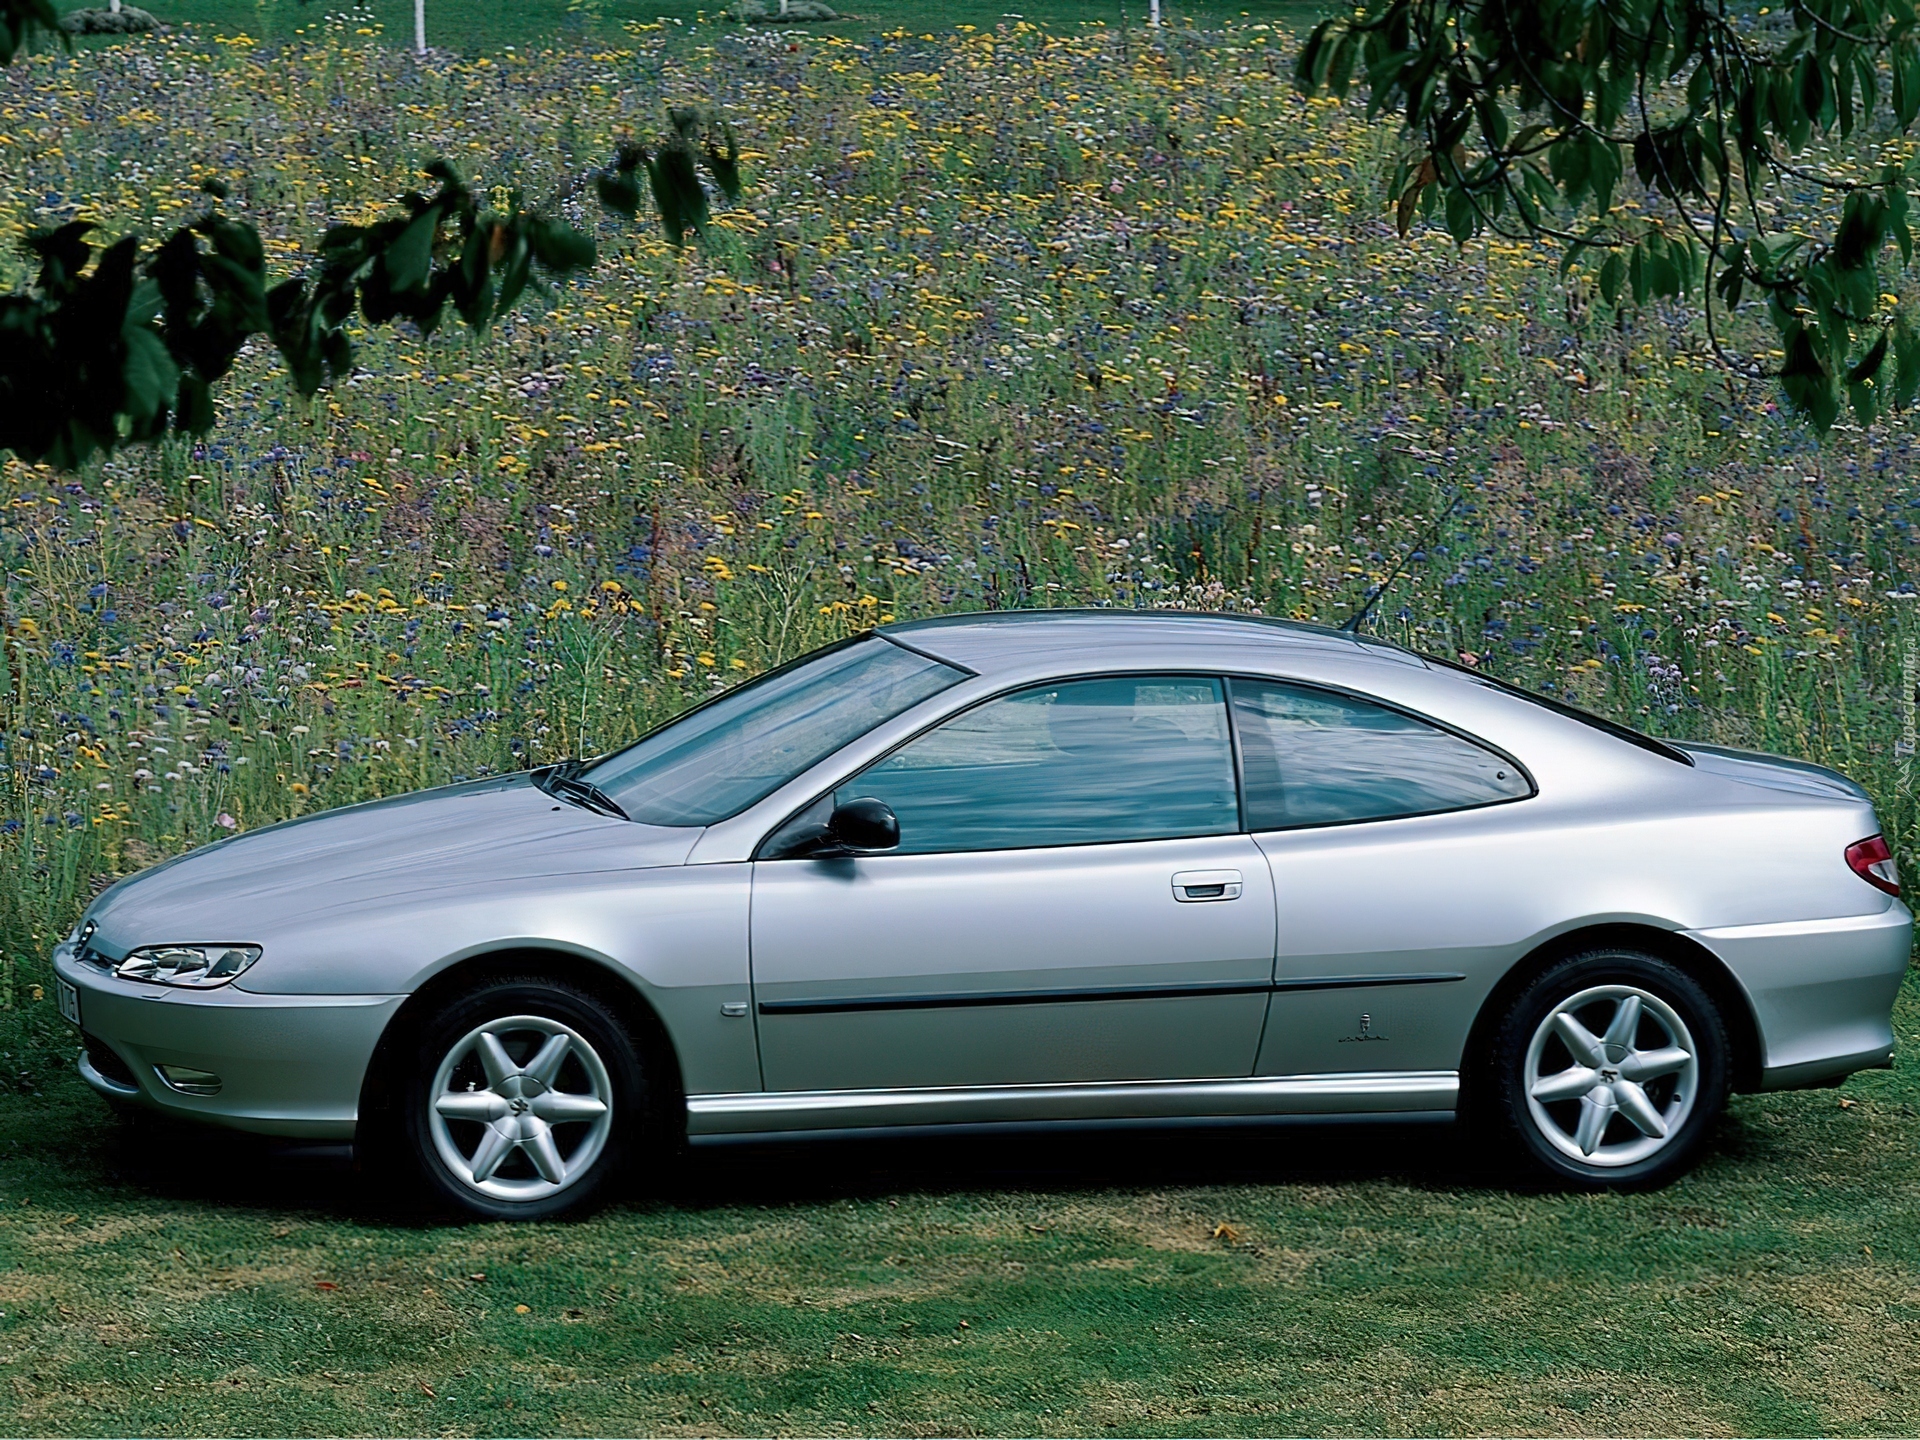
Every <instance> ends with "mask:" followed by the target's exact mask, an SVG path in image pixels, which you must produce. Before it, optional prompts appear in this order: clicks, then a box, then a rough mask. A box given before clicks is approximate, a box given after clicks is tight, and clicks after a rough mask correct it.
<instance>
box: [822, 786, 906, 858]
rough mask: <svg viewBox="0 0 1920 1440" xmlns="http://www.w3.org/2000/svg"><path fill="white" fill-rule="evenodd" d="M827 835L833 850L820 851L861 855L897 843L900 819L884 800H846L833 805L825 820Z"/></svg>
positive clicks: (894, 845) (896, 844)
mask: <svg viewBox="0 0 1920 1440" xmlns="http://www.w3.org/2000/svg"><path fill="white" fill-rule="evenodd" d="M826 839H827V841H828V843H829V844H831V845H833V846H834V847H835V850H834V851H830V852H823V853H839V854H842V855H846V854H855V855H861V854H867V853H869V852H871V851H875V850H892V849H895V848H897V847H898V846H899V844H900V821H899V819H898V817H896V816H895V815H894V813H893V810H892V808H891V807H890V806H888V805H887V804H886V802H885V801H882V800H871V799H869V800H849V801H847V803H846V804H844V805H836V806H835V807H834V811H833V815H832V816H831V818H829V819H828V821H827V833H826ZM817 853H820V852H817Z"/></svg>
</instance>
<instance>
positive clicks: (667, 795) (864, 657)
mask: <svg viewBox="0 0 1920 1440" xmlns="http://www.w3.org/2000/svg"><path fill="white" fill-rule="evenodd" d="M966 674H967V672H966V671H964V670H958V669H955V668H954V667H953V666H951V665H942V664H941V663H940V662H939V661H937V660H930V659H928V658H927V657H926V656H924V655H920V654H917V653H915V652H914V651H912V650H908V649H906V648H905V647H903V646H900V645H895V644H892V643H891V642H889V641H887V640H884V639H882V638H880V637H878V636H871V635H869V636H861V637H859V638H857V639H854V640H849V641H843V642H842V643H840V644H839V645H836V646H833V647H831V648H830V649H827V650H822V651H818V652H816V653H814V654H813V655H810V656H807V657H805V658H803V659H801V660H797V661H795V662H794V663H793V664H791V665H787V666H783V667H782V668H781V669H778V670H773V671H770V672H768V673H767V674H765V675H762V676H761V677H760V678H759V679H757V680H753V681H749V682H748V683H747V684H745V685H742V686H740V687H739V688H738V689H734V690H729V691H727V693H726V694H724V695H720V696H718V697H716V698H715V699H713V700H710V701H708V702H707V703H706V704H704V705H702V706H700V707H699V708H698V709H697V710H693V711H690V712H689V713H687V714H685V715H683V716H681V717H680V718H679V719H678V720H674V721H672V722H670V723H668V724H667V725H664V726H662V727H661V728H660V729H658V730H656V731H654V732H653V733H652V734H651V735H648V736H647V737H646V738H644V739H643V740H641V741H639V742H638V743H637V744H634V745H630V746H628V747H627V748H626V749H625V750H622V751H619V752H618V753H616V754H613V755H609V756H608V757H607V758H606V759H604V760H602V761H600V762H599V763H598V764H595V765H593V766H592V767H590V768H589V769H587V770H586V771H584V772H583V773H582V777H581V778H583V779H586V780H590V781H592V782H593V784H595V785H597V786H599V787H600V788H601V789H602V790H604V791H606V792H607V794H609V795H611V796H612V797H613V798H614V799H615V800H617V801H618V802H619V804H620V808H621V809H623V810H625V811H626V812H627V814H628V815H629V816H630V817H631V818H633V819H635V820H638V821H642V822H644V823H645V824H649V825H711V824H713V823H714V822H715V821H716V820H724V819H726V818H727V817H728V816H729V815H736V814H738V813H739V812H740V811H742V810H744V809H746V808H747V807H748V806H749V805H752V804H754V803H755V802H756V801H759V800H763V799H765V798H766V797H767V796H768V795H771V794H772V793H773V792H774V791H775V790H778V789H779V788H780V787H781V786H782V785H784V784H786V783H787V781H789V780H791V779H793V777H794V776H796V775H798V774H800V772H801V771H803V770H805V769H807V768H808V767H809V766H811V765H813V764H815V763H816V762H818V761H820V760H823V759H825V758H826V757H827V756H829V755H831V754H832V753H833V752H834V751H836V750H838V749H839V748H840V747H841V746H842V745H845V744H847V743H848V742H849V741H851V740H855V739H857V738H858V737H860V736H861V735H864V734H866V733H867V731H869V730H871V729H873V727H874V726H876V725H879V724H882V723H883V722H885V721H888V720H891V719H892V718H893V717H894V716H896V715H898V714H900V713H902V712H903V711H906V710H908V709H911V708H912V707H913V706H915V705H918V704H919V703H920V702H921V701H922V700H925V699H926V698H927V697H928V696H929V695H937V694H938V693H939V692H940V691H942V690H945V689H946V688H947V687H948V686H949V685H953V684H955V683H957V682H958V681H960V680H963V679H965V678H966Z"/></svg>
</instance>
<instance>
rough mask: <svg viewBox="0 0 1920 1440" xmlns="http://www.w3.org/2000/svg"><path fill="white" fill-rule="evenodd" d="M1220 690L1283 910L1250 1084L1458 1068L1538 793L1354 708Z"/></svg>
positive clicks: (1266, 690) (1483, 760) (1484, 750)
mask: <svg viewBox="0 0 1920 1440" xmlns="http://www.w3.org/2000/svg"><path fill="white" fill-rule="evenodd" d="M1230 683H1231V687H1232V705H1233V715H1234V724H1235V729H1236V732H1237V735H1238V739H1239V744H1240V754H1241V764H1242V771H1243V774H1242V780H1243V785H1244V792H1243V795H1244V803H1245V806H1246V813H1247V824H1248V828H1249V829H1250V830H1251V831H1252V832H1253V834H1254V838H1255V840H1256V841H1257V843H1258V844H1259V846H1260V848H1261V849H1262V851H1263V852H1265V854H1266V855H1267V858H1268V860H1269V861H1270V863H1271V864H1272V867H1273V879H1274V889H1275V903H1276V906H1277V908H1278V911H1279V937H1278V945H1277V952H1278V953H1277V958H1276V961H1275V966H1274V988H1273V997H1272V999H1271V1000H1270V1001H1269V1010H1268V1017H1267V1026H1266V1031H1265V1037H1264V1040H1263V1042H1262V1045H1261V1051H1260V1057H1259V1061H1258V1063H1257V1065H1256V1073H1257V1074H1261V1075H1309V1074H1320V1073H1326V1072H1338V1071H1384V1070H1453V1069H1456V1068H1458V1066H1459V1063H1460V1053H1461V1046H1462V1044H1463V1043H1464V1041H1465V1038H1466V1034H1467V1029H1468V1027H1469V1026H1470V1025H1471V1024H1472V1022H1473V1017H1474V1014H1475V1013H1476V1011H1477V1008H1478V1006H1479V1004H1480V1001H1481V1000H1482V999H1483V998H1484V996H1485V995H1486V993H1487V988H1488V986H1489V985H1490V984H1491V983H1492V982H1493V978H1494V977H1495V976H1497V975H1498V974H1499V973H1500V972H1501V971H1503V970H1504V969H1505V967H1506V965H1507V964H1508V963H1510V962H1511V960H1512V959H1513V958H1514V957H1513V953H1512V944H1513V941H1514V938H1515V934H1514V925H1513V907H1512V906H1511V905H1504V906H1503V904H1502V902H1501V895H1502V892H1503V888H1504V887H1506V886H1509V885H1511V884H1512V883H1513V881H1512V879H1511V876H1512V875H1513V873H1514V869H1515V863H1516V861H1517V860H1518V858H1519V857H1518V853H1517V852H1518V851H1521V850H1524V848H1525V845H1526V844H1527V841H1526V838H1525V835H1524V833H1523V832H1524V829H1525V815H1524V813H1523V811H1522V810H1519V809H1516V808H1515V807H1514V806H1512V805H1511V804H1510V803H1508V802H1512V801H1518V800H1524V799H1526V798H1528V797H1529V796H1531V795H1532V794H1533V785H1532V781H1531V780H1530V779H1529V777H1528V776H1527V774H1526V772H1525V771H1524V770H1523V769H1522V768H1521V767H1520V765H1519V764H1518V763H1517V762H1516V761H1514V760H1513V758H1512V757H1510V756H1507V755H1504V754H1501V753H1500V752H1498V751H1496V750H1494V749H1492V748H1491V747H1490V746H1487V745H1485V744H1483V743H1481V742H1479V741H1477V740H1475V739H1473V738H1472V737H1469V736H1465V735H1461V734H1458V733H1456V732H1454V731H1452V730H1449V729H1447V728H1445V727H1443V726H1441V725H1438V724H1436V723H1433V722H1432V721H1429V720H1427V719H1424V718H1421V717H1419V716H1414V715H1409V714H1407V713H1405V712H1403V711H1400V710H1397V709H1394V708H1392V707H1389V706H1386V705H1383V704H1379V703H1376V702H1374V701H1372V700H1370V699H1367V698H1364V697H1361V696H1357V695H1353V694H1350V693H1346V692H1342V691H1336V690H1330V689H1322V688H1318V687H1312V686H1306V685H1298V684H1284V683H1278V682H1272V681H1249V680H1240V679H1235V680H1233V681H1231V682H1230ZM1516 822H1518V823H1516Z"/></svg>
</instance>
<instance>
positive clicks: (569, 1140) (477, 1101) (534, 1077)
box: [427, 1015, 613, 1201]
mask: <svg viewBox="0 0 1920 1440" xmlns="http://www.w3.org/2000/svg"><path fill="white" fill-rule="evenodd" d="M427 1124H428V1128H429V1130H430V1132H431V1133H432V1135H433V1145H434V1149H435V1150H437V1151H438V1152H439V1155H440V1159H441V1160H442V1161H443V1162H444V1163H445V1165H446V1167H447V1169H448V1170H449V1171H451V1172H452V1174H453V1177H454V1178H455V1179H456V1180H458V1181H459V1182H460V1183H461V1184H463V1185H465V1186H466V1187H467V1188H469V1189H471V1190H475V1191H477V1192H479V1193H480V1194H482V1195H485V1196H488V1197H489V1198H491V1199H495V1200H517V1201H528V1200H542V1199H545V1198H546V1197H547V1196H549V1195H553V1194H557V1193H558V1192H559V1191H561V1190H564V1189H566V1188H567V1187H568V1186H569V1185H572V1184H575V1183H576V1182H578V1181H579V1180H580V1179H581V1178H582V1177H583V1176H585V1175H586V1173H587V1172H588V1171H589V1170H591V1169H592V1168H593V1164H594V1161H596V1160H598V1159H599V1158H600V1153H601V1151H603V1150H604V1149H605V1148H606V1144H607V1136H608V1133H609V1132H610V1130H611V1129H612V1125H613V1085H612V1082H611V1081H610V1080H609V1079H608V1077H607V1067H606V1066H605V1064H603V1063H602V1061H601V1059H600V1056H599V1054H598V1053H597V1052H596V1051H595V1050H594V1048H593V1046H591V1045H590V1044H588V1043H587V1040H586V1038H585V1037H584V1036H582V1035H581V1034H580V1033H579V1032H578V1031H576V1030H573V1029H570V1028H569V1027H567V1026H565V1025H562V1024H561V1023H560V1022H559V1021H557V1020H549V1019H547V1018H545V1017H544V1016H539V1015H510V1016H507V1017H505V1018H503V1019H499V1020H489V1021H487V1023H486V1024H484V1025H479V1026H476V1027H475V1028H474V1029H473V1030H471V1031H469V1032H468V1033H467V1034H466V1035H464V1036H462V1037H461V1038H460V1040H459V1041H458V1042H456V1043H455V1044H454V1046H453V1048H452V1049H450V1050H449V1051H448V1052H447V1055H446V1058H445V1059H444V1060H442V1061H441V1062H440V1068H439V1070H438V1071H437V1072H436V1073H435V1075H434V1077H433V1087H432V1089H431V1090H430V1092H429V1093H428V1096H427Z"/></svg>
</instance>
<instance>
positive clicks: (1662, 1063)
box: [1489, 950, 1728, 1188]
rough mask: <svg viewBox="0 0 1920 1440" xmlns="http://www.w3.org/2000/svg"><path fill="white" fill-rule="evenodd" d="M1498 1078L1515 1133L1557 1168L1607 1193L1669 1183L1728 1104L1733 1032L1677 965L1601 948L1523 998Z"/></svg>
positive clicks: (1501, 1052) (1557, 968)
mask: <svg viewBox="0 0 1920 1440" xmlns="http://www.w3.org/2000/svg"><path fill="white" fill-rule="evenodd" d="M1489 1078H1490V1079H1491V1080H1492V1082H1493V1084H1494V1087H1495V1090H1496V1096H1497V1098H1498V1100H1499V1101H1500V1102H1501V1104H1500V1107H1499V1108H1500V1111H1501V1113H1502V1116H1503V1118H1504V1120H1505V1122H1506V1126H1507V1128H1508V1129H1509V1131H1510V1132H1514V1133H1516V1134H1517V1137H1518V1139H1519V1140H1520V1141H1521V1142H1522V1146H1523V1149H1524V1150H1525V1151H1526V1152H1527V1153H1529V1154H1531V1156H1532V1157H1533V1158H1534V1160H1535V1161H1537V1162H1538V1163H1540V1164H1541V1165H1542V1166H1544V1167H1545V1168H1546V1169H1548V1170H1549V1171H1552V1172H1553V1173H1555V1174H1557V1175H1559V1176H1562V1177H1564V1178H1568V1179H1573V1180H1577V1181H1579V1182H1580V1183H1583V1184H1587V1185H1591V1186H1595V1187H1599V1188H1619V1187H1624V1186H1635V1187H1639V1186H1648V1185H1658V1184H1663V1183H1665V1182H1666V1181H1668V1180H1670V1179H1672V1178H1674V1177H1675V1176H1677V1175H1678V1174H1679V1173H1680V1172H1681V1171H1682V1170H1683V1169H1685V1168H1686V1166H1687V1165H1689V1164H1690V1163H1691V1162H1692V1160H1693V1157H1694V1155H1695V1153H1696V1152H1697V1151H1698V1148H1699V1146H1700V1144H1701V1142H1702V1141H1703V1140H1704V1138H1705V1136H1706V1133H1707V1131H1708V1129H1709V1128H1710V1127H1711V1125H1712V1123H1713V1120H1714V1118H1715V1117H1716V1116H1718V1114H1719V1113H1720V1110H1721V1108H1722V1106H1724V1104H1725V1103H1726V1095H1727V1089H1728V1060H1727V1039H1726V1029H1725V1026H1724V1024H1723V1023H1722V1021H1721V1018H1720V1014H1719V1011H1718V1010H1717V1008H1716V1007H1715V1005H1714V1003H1713V1000H1712V998H1711V997H1710V996H1709V995H1708V994H1707V993H1706V991H1705V990H1703V989H1702V988H1701V986H1700V985H1699V983H1698V982H1697V981H1695V980H1694V979H1693V977H1692V976H1690V975H1688V974H1687V973H1686V972H1685V971H1684V970H1682V969H1680V968H1679V967H1678V966H1676V965H1674V964H1673V963H1671V962H1670V961H1667V960H1664V959H1660V958H1658V957H1655V956H1652V955H1644V954H1640V953H1637V952H1634V951H1627V950H1605V951H1593V952H1589V953H1587V954H1583V955H1575V956H1570V957H1568V958H1566V959H1564V960H1561V961H1559V962H1558V963H1556V964H1554V965H1552V966H1550V967H1548V969H1547V970H1546V971H1544V972H1543V973H1542V974H1541V975H1539V976H1538V977H1536V978H1535V979H1534V981H1533V982H1532V983H1531V984H1530V985H1528V986H1527V987H1526V988H1525V989H1524V990H1523V991H1522V992H1521V993H1520V994H1519V996H1517V997H1516V999H1515V1000H1514V1002H1513V1004H1512V1005H1511V1007H1510V1008H1509V1009H1508V1011H1507V1013H1506V1016H1505V1018H1504V1021H1503V1023H1502V1024H1501V1026H1500V1029H1499V1032H1498V1034H1497V1037H1496V1043H1495V1047H1494V1055H1493V1062H1492V1072H1491V1075H1490V1077H1489Z"/></svg>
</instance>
